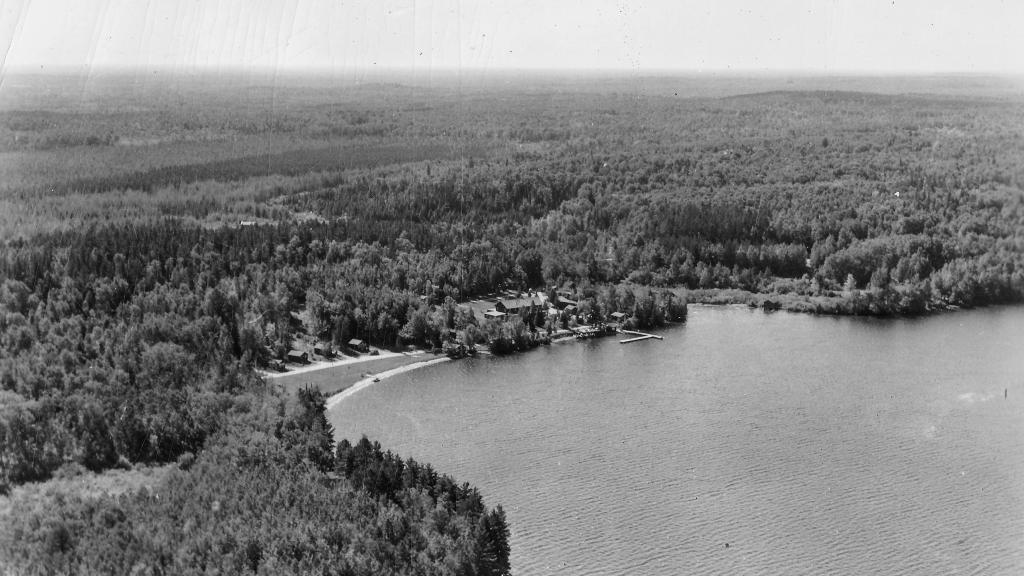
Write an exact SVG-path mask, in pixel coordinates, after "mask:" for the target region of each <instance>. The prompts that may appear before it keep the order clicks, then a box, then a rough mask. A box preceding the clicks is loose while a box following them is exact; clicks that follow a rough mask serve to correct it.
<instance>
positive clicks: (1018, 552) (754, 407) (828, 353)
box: [331, 309, 1024, 575]
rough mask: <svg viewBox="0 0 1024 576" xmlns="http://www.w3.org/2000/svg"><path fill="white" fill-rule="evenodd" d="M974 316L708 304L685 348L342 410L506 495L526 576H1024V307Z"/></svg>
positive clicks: (526, 372) (586, 347) (464, 383)
mask: <svg viewBox="0 0 1024 576" xmlns="http://www.w3.org/2000/svg"><path fill="white" fill-rule="evenodd" d="M999 314H1002V316H1000V315H999ZM1006 315H1009V316H1010V318H1011V320H1009V321H1008V320H1006V319H1005V316H1006ZM955 316H956V321H955V322H952V323H951V321H950V318H952V316H947V317H936V318H931V319H927V320H925V321H916V322H900V321H895V322H893V323H892V324H891V325H890V328H886V329H880V328H879V326H878V325H877V324H869V325H865V324H860V323H858V321H857V320H853V319H841V320H837V319H831V318H828V319H825V318H814V317H809V316H795V315H785V314H776V315H764V314H761V313H760V312H753V313H752V312H748V311H746V310H734V309H730V310H706V309H697V310H696V311H695V313H694V314H693V317H692V319H691V322H690V323H689V325H687V326H686V327H685V328H680V329H675V330H672V331H670V332H668V333H667V334H666V336H667V338H666V340H665V341H664V342H659V343H653V342H649V343H641V344H634V345H630V346H621V345H619V344H618V343H616V342H611V341H603V342H602V341H598V342H588V343H586V344H565V345H557V346H552V347H551V348H549V349H544V350H538V351H536V352H533V353H530V354H526V355H522V356H516V357H512V358H482V359H477V360H472V361H462V362H458V363H452V364H449V365H443V366H438V367H433V368H429V369H424V370H423V371H420V372H413V373H410V374H408V375H405V376H403V377H396V378H394V379H392V380H388V381H385V382H382V383H381V384H379V385H377V386H375V387H374V388H372V389H370V390H367V391H364V392H361V393H360V395H356V396H354V397H352V398H350V399H348V400H346V402H345V403H344V404H343V405H341V406H339V407H338V408H337V409H336V410H334V411H333V412H332V414H331V419H332V423H333V424H334V425H335V427H336V429H337V430H338V432H339V434H340V435H344V436H347V437H353V436H358V435H359V434H361V433H366V434H368V435H370V436H371V437H374V438H378V439H380V440H381V442H382V443H383V444H385V445H387V446H388V447H390V448H393V449H396V451H398V452H400V453H402V454H405V455H412V456H413V457H415V458H416V459H417V460H421V461H429V462H431V463H432V464H434V466H435V467H436V468H438V469H440V470H444V471H446V472H449V473H452V474H453V475H455V476H456V477H457V478H458V479H459V480H460V481H463V480H465V481H468V482H471V483H473V484H475V485H478V486H480V487H481V489H482V491H483V493H484V495H485V498H486V499H487V501H488V503H490V504H495V503H501V504H502V505H503V506H504V507H505V509H506V511H507V512H508V515H509V518H510V521H511V527H512V547H513V568H514V572H515V574H519V575H534V574H537V575H545V574H572V575H613V574H614V575H617V574H652V575H662V574H664V575H668V574H679V573H687V574H709V575H710V574H870V573H886V574H902V575H931V574H1021V573H1024V481H1022V479H1024V418H1022V416H1024V361H1021V360H1007V359H1008V358H1014V357H1015V356H1014V353H1013V352H1014V350H1017V349H1020V348H1024V335H1022V333H1021V328H1020V327H1021V326H1024V314H1022V313H1021V311H1020V310H1018V309H1010V310H1005V309H1004V310H1002V311H1001V312H998V313H997V315H996V316H993V315H992V314H991V313H985V312H978V313H975V312H971V313H966V314H958V315H955ZM962 323H967V324H968V326H967V327H966V328H964V329H962V330H959V331H957V330H956V329H954V327H955V326H957V325H958V324H960V325H961V326H962ZM979 325H983V326H984V327H985V342H982V343H979V342H977V333H978V332H979V331H980V330H978V326H979ZM837 326H839V327H840V328H841V329H840V330H837V329H836V327H837ZM958 334H962V335H964V338H965V340H964V341H963V342H956V341H955V339H956V337H957V335H958ZM723 343H727V346H726V345H724V344H723ZM958 345H962V348H963V349H964V350H969V351H971V354H951V353H950V352H949V351H950V350H958V349H959V348H958V347H957V346H958ZM892 349H898V350H899V358H896V359H894V358H892V357H891V355H892V353H891V352H890V350H892ZM794 350H799V351H800V353H799V354H798V355H794V354H793V351H794ZM743 358H758V359H760V361H759V362H758V363H756V364H754V363H747V362H743V361H742V359H743ZM766 359H767V360H766ZM897 360H898V361H897ZM963 374H970V375H971V379H970V381H969V382H970V385H971V386H972V387H971V388H965V384H964V380H963V379H962V378H961V375H963ZM950 375H954V376H950ZM1014 379H1016V381H1017V382H1021V383H1022V386H1021V389H1020V391H1019V392H1017V393H1016V395H1015V396H1014V395H1011V397H1010V399H1008V400H1005V401H1004V399H1003V398H1002V389H1003V387H1004V385H1010V384H1012V382H1014V381H1015V380H1014ZM978 383H981V384H978ZM1008 383H1009V384H1008ZM994 390H998V391H999V395H998V396H996V394H995V392H994ZM397 414H404V415H412V416H414V418H413V420H412V421H415V422H416V423H417V426H416V427H413V426H412V425H411V424H409V422H410V418H408V417H407V416H396V415H397Z"/></svg>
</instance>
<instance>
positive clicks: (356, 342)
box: [348, 338, 363, 346]
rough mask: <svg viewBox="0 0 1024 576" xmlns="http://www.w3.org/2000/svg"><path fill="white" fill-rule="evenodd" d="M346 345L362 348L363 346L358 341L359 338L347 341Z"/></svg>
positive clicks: (361, 342)
mask: <svg viewBox="0 0 1024 576" xmlns="http://www.w3.org/2000/svg"><path fill="white" fill-rule="evenodd" d="M348 345H349V346H362V345H363V341H362V340H360V339H359V338H353V339H351V340H349V341H348Z"/></svg>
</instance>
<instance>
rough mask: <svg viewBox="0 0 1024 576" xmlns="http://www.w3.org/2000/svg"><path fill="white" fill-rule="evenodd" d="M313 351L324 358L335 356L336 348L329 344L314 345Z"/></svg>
mask: <svg viewBox="0 0 1024 576" xmlns="http://www.w3.org/2000/svg"><path fill="white" fill-rule="evenodd" d="M313 353H314V354H316V355H318V356H323V357H324V358H334V350H333V349H332V348H331V347H330V346H328V345H322V346H314V347H313Z"/></svg>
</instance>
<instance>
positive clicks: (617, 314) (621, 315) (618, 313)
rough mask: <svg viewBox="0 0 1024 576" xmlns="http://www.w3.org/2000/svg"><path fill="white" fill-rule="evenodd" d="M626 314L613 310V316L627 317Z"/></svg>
mask: <svg viewBox="0 0 1024 576" xmlns="http://www.w3.org/2000/svg"><path fill="white" fill-rule="evenodd" d="M625 317H626V314H625V313H623V312H612V318H625Z"/></svg>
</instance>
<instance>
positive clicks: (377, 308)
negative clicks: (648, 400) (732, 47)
mask: <svg viewBox="0 0 1024 576" xmlns="http://www.w3.org/2000/svg"><path fill="white" fill-rule="evenodd" d="M291 80H292V81H294V83H282V84H280V85H276V86H273V87H266V86H250V85H242V84H239V85H230V86H217V85H216V84H215V83H214V82H212V80H211V79H208V78H200V79H180V80H177V81H175V82H174V83H171V84H169V85H162V84H146V83H145V82H139V81H137V80H133V79H132V78H114V79H110V80H109V81H107V82H106V83H105V82H97V83H96V84H95V85H93V86H91V87H90V88H89V89H87V90H83V89H79V88H80V87H76V89H75V90H71V91H70V92H68V90H63V91H62V85H61V84H60V83H59V82H57V80H55V79H48V78H46V77H29V78H26V79H24V80H23V81H24V85H25V86H28V88H25V89H26V90H34V91H33V92H32V93H33V94H45V95H46V96H45V97H39V98H20V99H19V98H17V97H15V96H16V95H17V94H16V92H15V91H13V90H7V93H6V94H4V97H3V98H2V99H0V350H2V352H0V488H2V489H3V491H5V492H7V491H11V490H12V489H14V488H15V487H18V486H25V485H27V484H29V483H38V482H45V481H47V480H48V479H51V478H53V477H54V476H55V475H56V476H58V477H60V476H66V475H68V474H96V473H101V472H103V471H106V470H127V469H130V468H132V467H133V466H140V465H168V466H170V467H171V468H173V469H174V472H173V475H172V476H171V477H169V478H168V479H167V480H166V482H165V483H164V484H162V485H161V487H160V488H159V489H157V490H155V491H153V492H150V493H145V492H139V493H138V494H137V495H135V496H131V497H122V498H121V499H117V500H115V499H110V498H99V499H97V498H91V497H90V498H83V499H78V500H74V499H73V500H70V501H62V502H57V501H53V502H49V503H47V504H45V505H44V506H42V508H38V507H37V508H38V509H36V510H34V511H33V512H32V513H31V514H27V515H18V518H19V520H18V522H19V524H18V525H17V526H12V527H8V528H7V529H6V530H5V532H4V534H3V535H2V538H3V548H4V552H3V554H5V555H6V556H5V557H4V558H2V560H3V561H11V562H15V561H16V562H20V563H22V564H23V565H41V564H40V563H44V564H45V563H46V562H51V563H50V564H45V565H46V566H49V568H47V569H45V570H43V572H47V571H50V572H81V573H86V567H89V566H106V568H96V571H97V572H102V573H120V572H123V571H130V570H129V569H130V568H131V567H132V566H134V565H135V563H141V564H142V565H145V566H156V565H160V566H164V568H165V569H166V570H170V571H171V572H174V573H184V572H188V571H191V570H195V571H200V570H205V569H207V568H209V567H210V566H213V564H209V563H207V564H204V562H224V563H226V564H220V565H218V566H220V567H219V568H217V569H218V570H223V571H226V572H244V571H252V572H265V573H280V572H288V571H293V572H296V573H299V572H307V571H309V570H311V569H312V568H311V567H313V566H320V564H316V563H318V562H328V560H325V559H326V558H345V559H346V560H345V562H343V563H333V560H332V561H331V565H332V566H333V565H336V566H339V568H338V570H339V571H338V572H337V573H365V571H366V570H372V571H386V572H405V571H409V572H416V571H417V570H420V568H414V567H415V566H426V565H428V564H429V565H430V566H432V568H430V569H429V570H428V569H426V568H422V572H417V573H479V574H490V573H504V572H507V570H508V567H507V551H503V550H505V547H506V546H507V541H506V540H504V539H503V538H502V537H500V535H501V534H503V533H505V532H506V531H507V527H504V520H503V516H502V514H501V512H500V508H495V509H494V510H488V509H486V508H484V507H483V505H482V503H481V501H480V497H479V494H478V493H477V492H475V490H474V489H472V488H470V487H466V486H457V485H455V483H454V481H453V480H451V479H445V480H441V479H440V478H444V477H443V476H438V475H437V474H436V473H434V472H433V471H425V470H429V468H425V467H424V466H422V465H420V464H417V463H416V462H415V461H414V460H411V459H410V460H402V459H401V458H399V457H397V456H395V455H392V454H388V453H386V452H383V453H382V452H381V450H382V449H381V448H380V447H379V446H376V445H373V444H372V443H369V444H368V443H367V442H362V441H361V442H357V443H356V444H355V445H353V444H350V443H348V442H347V441H342V442H340V443H339V444H338V446H337V448H335V447H334V445H333V442H334V441H333V439H330V445H328V442H327V439H328V438H329V436H330V435H329V434H326V435H325V432H324V430H323V429H322V427H320V428H318V427H319V426H320V424H316V422H319V420H318V418H317V417H312V416H301V417H300V416H296V414H305V413H310V414H312V413H315V412H316V408H315V407H316V406H317V405H318V402H320V401H322V399H321V400H317V399H315V398H309V397H302V398H282V397H281V394H280V392H279V391H277V390H275V389H274V388H273V386H271V385H269V384H267V383H266V382H265V381H264V380H263V379H262V378H261V377H260V376H259V374H258V373H257V372H256V370H257V369H258V368H262V367H265V366H267V364H268V362H270V361H272V360H275V359H280V358H282V357H283V355H284V354H286V353H287V352H288V351H289V350H291V349H292V348H293V347H294V346H295V345H296V342H297V341H298V340H300V339H303V338H305V339H307V340H308V339H313V340H321V341H328V342H333V343H335V344H341V343H344V342H347V341H348V340H349V339H351V338H360V339H363V340H366V341H368V342H370V343H372V344H374V345H376V346H381V347H386V348H395V347H401V346H407V345H413V346H418V347H423V348H427V349H434V348H438V347H440V346H441V345H442V344H443V343H444V341H446V340H448V339H450V338H452V337H453V336H452V335H453V334H455V335H457V336H456V337H457V338H459V339H462V340H464V341H472V342H478V343H485V344H486V343H488V342H491V343H494V342H499V341H501V342H506V343H507V346H506V347H507V348H509V349H514V348H521V347H523V342H526V341H527V339H528V336H529V335H532V334H539V333H544V332H550V331H551V330H553V329H557V328H560V327H564V326H566V325H567V323H568V322H569V321H570V319H569V318H568V317H565V316H563V317H561V318H556V319H551V318H547V317H545V316H544V315H543V314H537V313H536V312H537V311H534V313H532V314H523V315H520V316H516V317H513V318H511V319H509V321H494V320H488V319H484V318H481V317H478V316H477V315H475V314H474V313H473V312H472V310H471V309H469V308H467V307H466V306H464V305H463V304H464V303H465V302H466V301H468V300H471V299H479V298H481V297H483V296H485V295H488V294H493V293H495V292H496V291H501V290H506V291H508V290H511V291H527V290H536V291H541V292H543V293H546V294H550V297H552V298H555V297H556V294H557V293H558V292H562V293H567V294H569V295H571V297H572V298H573V299H574V300H575V301H577V302H579V308H580V310H579V312H580V313H579V315H578V316H577V317H574V318H573V319H572V321H573V322H576V321H579V322H590V321H600V320H603V319H606V318H607V317H608V315H610V314H611V313H612V312H622V313H624V314H626V316H627V322H629V323H631V325H632V326H635V327H644V328H646V327H650V326H657V325H660V324H663V323H666V322H670V321H677V320H681V319H684V318H685V310H686V303H687V301H689V302H715V303H720V302H746V303H750V304H751V305H759V306H762V307H764V308H765V309H766V310H770V309H774V308H779V307H781V308H786V309H790V310H796V311H803V312H811V313H828V314H865V315H917V314H925V313H931V312H937V311H943V310H949V309H955V308H958V307H970V306H985V305H995V304H1009V303H1019V302H1021V301H1022V300H1024V96H1021V95H1020V94H1019V93H1005V92H1003V91H994V92H986V91H985V90H983V89H981V88H978V89H977V90H975V91H974V92H972V91H971V90H966V89H957V90H949V89H948V86H949V81H948V79H945V80H943V82H938V83H936V84H935V91H934V93H929V92H928V84H927V83H926V82H925V83H918V84H915V86H917V87H918V88H919V89H920V91H919V92H915V93H895V92H892V91H891V90H889V89H888V88H887V87H886V85H885V83H884V82H883V83H879V84H878V87H879V91H875V92H873V91H872V89H873V86H875V85H874V84H872V81H871V80H870V79H866V80H863V81H859V82H851V83H848V87H849V88H850V89H849V90H844V91H835V90H822V89H818V88H817V85H816V84H814V83H813V82H809V81H808V83H807V84H808V86H806V87H802V86H800V85H788V84H787V85H786V89H785V90H779V89H778V87H777V83H768V82H765V83H764V85H762V84H758V82H757V81H750V82H748V83H746V84H742V83H741V84H737V83H735V82H726V83H724V84H722V85H713V84H714V83H713V81H711V80H709V81H708V82H710V83H711V84H712V85H711V86H710V87H707V88H706V89H702V90H700V91H696V92H695V91H694V89H693V84H692V81H691V80H689V79H678V80H675V81H674V80H673V79H671V78H668V79H665V78H661V79H657V80H652V81H651V82H650V83H648V84H646V85H644V86H646V87H636V86H635V85H634V84H631V83H629V82H624V81H621V80H608V81H596V80H595V81H590V82H582V81H581V82H579V83H563V84H556V85H551V84H546V83H545V82H544V81H541V80H536V81H531V82H532V83H531V82H528V81H524V82H523V83H522V84H521V85H510V84H508V83H507V82H496V83H494V84H487V83H483V84H480V85H473V86H465V85H458V84H443V83H441V84H438V85H422V84H402V83H367V84H352V83H343V82H339V83H337V84H332V83H331V82H330V81H327V80H322V79H321V80H318V81H313V80H306V81H299V80H297V79H291ZM47 82H51V83H55V84H54V86H52V89H51V90H48V91H40V90H36V88H38V85H43V84H46V83H47ZM674 82H675V83H674ZM33 87H35V88H33ZM975 87H976V86H975ZM64 88H67V87H66V86H65V87H64ZM882 88H885V89H884V90H883V89H882ZM271 93H272V95H273V97H269V96H268V94H271ZM497 348H501V346H498V347H496V350H497ZM296 411H297V412H296ZM298 421H302V423H301V424H297V423H296V422H298ZM310 422H313V423H312V424H311V423H310ZM252 454H259V456H258V457H255V456H252ZM247 455H249V456H247ZM410 456H413V455H410ZM283 479H287V482H285V480H283ZM282 482H285V483H288V484H291V485H293V486H296V487H301V488H296V490H301V493H302V498H306V499H308V500H304V501H303V502H306V504H303V503H302V502H300V503H297V504H296V505H295V506H294V507H293V508H291V509H290V511H289V512H287V513H288V514H295V516H294V518H293V519H294V526H308V530H305V529H300V528H296V529H295V531H296V534H298V533H300V532H302V533H316V534H319V536H316V538H320V539H322V540H323V541H324V542H327V543H328V544H327V545H324V546H321V545H319V544H318V545H317V546H316V547H317V549H318V550H324V552H323V556H320V555H319V553H317V554H312V553H311V552H310V551H309V550H310V549H309V548H303V546H309V545H310V544H309V543H308V542H305V541H304V542H298V541H288V538H292V536H293V535H287V534H282V535H280V538H281V539H280V540H278V539H276V538H277V535H275V534H273V533H272V531H270V530H269V529H268V528H267V526H269V525H270V524H268V523H269V522H271V520H272V519H268V518H265V517H260V516H259V514H262V511H260V510H256V509H253V508H251V504H246V503H245V502H248V501H249V500H247V499H248V498H250V497H249V496H246V495H245V494H244V493H243V488H245V490H246V491H248V490H251V491H253V492H252V493H253V494H260V495H261V496H260V498H262V499H264V500H266V501H276V500H275V499H284V500H286V501H289V502H294V501H295V498H296V497H297V496H294V495H290V494H289V493H282V492H280V491H279V490H278V487H279V485H280V484H281V483H282ZM186 486H192V487H193V488H192V489H186V488H184V487H186ZM218 491H220V492H222V493H219V492H218ZM218 494H219V495H218ZM204 498H205V499H206V500H203V499H204ZM213 501H217V502H221V504H220V505H219V506H221V510H222V511H223V514H220V515H217V514H213V515H212V516H211V515H210V514H211V512H210V511H209V510H205V508H204V510H203V511H200V510H199V508H202V507H204V506H206V505H207V504H208V503H209V502H213ZM229 502H230V503H231V504H225V503H229ZM321 504H322V505H323V506H327V507H330V509H337V510H345V512H344V514H346V516H345V518H346V520H345V526H344V528H343V529H337V530H341V532H337V531H335V532H332V530H335V528H332V527H331V526H330V525H329V524H330V523H329V522H328V521H327V520H326V519H324V518H322V517H320V516H318V514H321V512H320V511H319V509H318V508H317V506H320V505H321ZM181 509H190V510H192V509H194V510H195V512H194V514H195V516H196V520H195V522H198V523H199V524H198V525H196V526H194V528H195V529H196V530H197V532H195V533H192V532H190V531H188V530H185V526H184V524H183V520H181V518H182V516H180V514H179V513H178V512H176V510H181ZM437 510H442V511H443V514H442V516H443V521H442V520H441V519H439V518H440V517H437V514H438V512H437ZM281 513H282V514H285V512H283V511H282V512H281ZM175 514H179V515H177V516H174V517H175V518H178V520H179V521H169V522H168V523H166V524H167V526H165V525H164V524H165V523H162V522H158V521H156V520H153V519H155V518H165V519H166V518H169V517H170V516H173V515H175ZM389 518H390V520H389ZM381 522H383V523H384V524H383V525H382V524H381ZM388 522H390V524H388ZM396 522H397V524H396ZM224 523H227V524H230V525H232V526H245V527H246V528H245V530H242V531H239V532H238V533H236V534H235V536H234V539H233V540H231V541H223V542H221V541H217V540H216V539H214V538H210V537H208V535H209V534H214V533H218V534H219V533H220V531H221V529H222V528H223V526H225V525H226V524H224ZM382 526H384V527H382ZM396 526H397V527H396ZM167 530H172V531H173V530H178V531H179V532H167ZM304 530H305V531H304ZM295 537H296V538H298V536H295ZM117 539H122V540H124V539H127V540H124V542H126V544H125V545H124V547H123V548H124V550H123V551H121V552H117V551H114V550H112V549H109V545H101V542H108V541H115V540H116V541H120V540H117ZM332 539H333V540H332ZM169 542H180V543H182V544H181V548H180V549H172V548H173V546H171V545H170V544H169ZM318 542H319V540H318ZM129 543H130V545H129ZM104 546H107V547H104ZM209 546H220V547H221V548H220V551H221V552H222V553H221V552H215V551H213V549H212V548H208V547H209ZM204 547H206V548H204ZM328 549H329V550H330V552H327V550H328ZM13 551H17V554H16V555H12V554H14V552H13ZM56 552H59V554H57V553H56ZM90 554H100V555H101V556H102V558H101V556H90ZM332 554H334V555H335V556H332ZM254 558H255V559H256V560H254ZM352 558H355V560H352ZM44 559H46V560H45V561H44ZM503 559H504V560H503ZM104 562H109V563H107V564H103V563H104ZM304 562H313V564H304ZM351 562H356V564H352V563H351ZM325 565H326V564H325ZM204 566H205V567H206V568H203V567H204ZM342 566H344V567H346V568H344V569H342V568H340V567H342ZM373 566H376V567H377V568H368V567H373ZM126 567H127V568H126ZM346 570H347V571H346Z"/></svg>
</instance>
